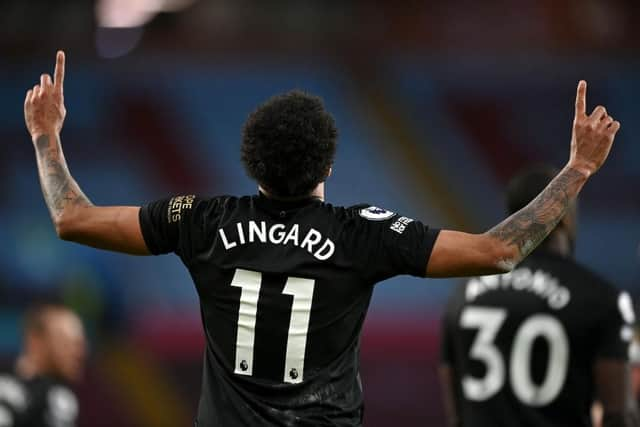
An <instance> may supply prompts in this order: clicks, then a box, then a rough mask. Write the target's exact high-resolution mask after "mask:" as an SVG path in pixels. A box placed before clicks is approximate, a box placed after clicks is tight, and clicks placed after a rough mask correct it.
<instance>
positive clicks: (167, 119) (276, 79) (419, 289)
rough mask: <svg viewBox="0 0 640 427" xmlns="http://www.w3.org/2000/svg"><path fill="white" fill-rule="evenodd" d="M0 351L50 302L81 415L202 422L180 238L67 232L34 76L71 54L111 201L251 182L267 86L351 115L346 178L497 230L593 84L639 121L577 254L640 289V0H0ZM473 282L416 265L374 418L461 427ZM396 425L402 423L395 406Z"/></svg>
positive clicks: (88, 172)
mask: <svg viewBox="0 0 640 427" xmlns="http://www.w3.org/2000/svg"><path fill="white" fill-rule="evenodd" d="M0 12H1V13H0V65H1V66H0V94H1V98H0V99H1V102H0V141H2V143H3V146H4V149H3V150H2V155H1V156H0V174H1V177H2V179H1V180H0V192H1V193H0V194H1V195H2V197H0V222H1V223H2V225H3V226H2V227H0V241H2V245H0V368H3V369H4V370H11V369H12V364H13V360H14V358H15V356H16V354H17V352H18V351H19V348H20V335H19V331H20V329H19V328H20V319H21V315H22V312H23V310H24V307H25V306H26V305H27V304H29V302H30V301H33V300H34V299H42V298H48V297H52V296H53V297H56V298H62V299H63V300H64V301H65V302H66V303H68V304H69V305H71V306H72V307H74V308H75V309H76V310H77V311H78V312H79V313H80V314H81V315H82V317H83V319H84V321H85V322H86V325H87V328H88V330H89V333H90V338H91V360H90V363H89V368H88V372H87V376H86V380H85V381H84V383H83V384H82V386H81V387H80V390H79V393H80V399H81V419H82V422H81V426H83V427H85V426H94V427H99V426H113V425H117V426H121V427H134V426H135V427H137V426H143V427H147V426H154V427H155V426H160V427H163V426H187V425H191V420H192V417H193V415H194V413H195V409H196V405H197V399H198V394H199V388H200V374H201V363H202V351H203V343H204V341H203V337H202V332H201V326H200V319H199V310H198V301H197V298H196V293H195V290H194V289H193V286H192V283H191V280H190V277H189V275H188V273H187V271H186V269H185V268H184V267H183V266H182V265H181V264H180V261H179V259H178V258H177V257H174V256H163V257H155V258H154V257H149V258H136V257H128V256H124V255H118V254H112V253H107V252H101V251H97V250H93V249H89V248H84V247H81V246H78V245H75V244H71V243H66V242H62V241H59V240H58V239H57V238H56V236H55V232H54V229H53V227H52V226H51V223H50V220H49V215H48V212H47V210H46V207H45V204H44V202H43V199H42V197H41V193H40V188H39V184H38V180H37V172H36V167H35V160H34V155H33V149H32V146H31V142H30V139H29V136H28V134H27V132H26V130H25V127H24V124H23V115H22V103H23V99H24V93H25V92H26V90H27V89H28V88H30V87H32V86H33V85H34V84H36V83H37V80H38V78H39V75H40V73H41V72H49V73H52V72H53V63H54V55H55V50H56V49H64V50H65V51H66V53H67V74H66V82H65V86H66V87H65V100H66V105H67V111H68V113H67V120H66V124H65V128H64V131H63V135H62V139H63V144H64V147H65V152H66V156H67V160H68V162H69V166H70V168H71V170H72V173H73V174H74V176H75V177H76V179H77V180H78V181H79V182H80V184H81V186H82V187H83V189H84V191H85V193H87V195H88V196H89V197H90V198H91V199H92V200H93V202H94V203H97V204H135V205H137V204H143V203H146V202H148V201H152V200H154V199H157V198H161V197H165V196H168V195H173V194H178V193H198V194H205V195H207V194H208V195H219V194H226V193H230V194H240V193H253V192H255V191H256V189H255V185H254V184H253V183H252V182H251V181H250V180H249V179H248V178H247V177H246V176H245V174H244V171H243V169H242V167H241V166H240V162H239V142H240V129H241V126H242V123H243V121H244V119H245V118H246V117H247V115H248V113H249V112H250V111H251V110H252V109H253V108H255V107H256V106H257V104H258V103H260V102H261V101H263V100H265V99H266V98H268V97H269V96H271V95H273V94H276V93H279V92H282V91H285V90H288V89H292V88H300V89H304V90H307V91H310V92H313V93H315V94H318V95H320V96H322V97H323V98H324V99H325V101H326V104H327V106H328V108H329V110H330V111H331V112H332V113H333V114H334V115H335V117H336V120H337V123H338V127H339V130H340V139H339V149H338V155H337V161H336V164H335V167H334V173H333V175H332V177H331V178H330V180H329V181H328V184H327V185H328V187H327V197H328V200H329V201H331V202H333V203H335V204H346V205H352V204H356V203H360V202H369V203H372V204H375V205H378V206H382V207H385V208H388V209H391V210H394V211H398V212H401V213H402V214H405V215H408V216H411V217H414V218H420V219H422V220H423V221H424V222H426V223H428V224H431V225H433V226H437V227H453V228H457V229H462V230H466V231H474V232H479V231H484V230H485V229H487V228H488V227H491V226H493V225H494V224H496V223H497V222H498V221H500V220H501V219H502V218H503V198H502V191H503V188H504V185H505V183H506V181H507V180H508V179H509V178H510V177H511V176H512V175H513V174H514V173H515V172H516V171H517V170H518V169H520V168H521V167H524V166H526V165H529V164H532V163H540V162H549V163H551V164H553V165H555V166H558V167H561V166H563V165H564V162H565V161H566V160H567V158H568V149H569V138H570V131H571V122H572V119H573V102H574V96H575V87H576V85H577V81H578V80H579V79H581V78H582V79H586V80H588V82H589V91H588V96H587V102H588V106H590V108H593V107H595V105H597V104H604V105H606V106H607V109H608V111H609V112H610V114H612V115H613V116H614V117H615V118H616V119H618V120H620V121H621V122H622V130H621V131H620V132H619V134H618V137H617V139H616V145H615V147H614V150H613V152H612V154H611V157H610V160H609V161H608V163H607V164H606V165H605V167H604V168H603V170H602V171H601V172H600V173H599V174H598V176H597V177H596V179H594V180H592V181H591V182H589V184H588V186H587V187H586V189H585V190H584V192H583V196H582V197H581V201H580V208H581V209H580V234H579V240H578V244H577V258H578V259H579V260H580V261H583V262H585V263H586V264H588V265H589V266H590V267H591V268H592V269H594V270H596V271H597V272H599V273H600V274H601V275H603V276H604V277H606V278H607V279H609V280H610V281H612V282H613V283H615V284H616V285H617V286H619V287H620V288H624V289H627V290H630V291H631V293H632V294H633V295H637V294H638V293H639V291H640V252H639V242H640V190H639V189H640V166H638V161H639V160H640V144H638V143H637V135H640V120H638V119H637V117H636V115H635V114H634V108H635V109H636V110H637V106H638V99H640V77H638V76H640V57H639V56H638V53H639V48H640V26H638V25H637V22H638V21H639V20H640V8H638V7H637V4H636V2H631V1H629V2H625V1H608V0H541V1H533V0H521V1H519V2H512V1H508V0H503V1H492V2H475V1H447V2H435V1H434V2H428V1H410V0H408V1H405V2H397V1H379V2H375V4H374V3H373V2H368V1H362V0H360V1H357V0H353V1H346V0H341V1H329V0H325V1H319V0H316V1H311V0H306V1H299V0H271V1H269V2H265V1H258V0H207V1H204V0H201V1H195V0H95V1H94V0H91V1H90V0H46V1H33V0H30V1H27V0H3V1H2V3H1V5H0ZM456 283H457V282H456V281H453V280H451V281H445V280H426V281H425V280H417V279H411V278H396V279H393V280H389V281H387V282H385V283H382V284H381V285H379V286H378V287H377V289H376V292H375V293H374V298H373V303H372V306H371V309H370V314H369V317H368V320H367V322H366V325H365V330H364V337H363V345H362V375H363V381H364V387H365V396H366V402H367V403H366V416H365V426H367V427H376V426H388V425H399V426H400V425H401V426H404V427H412V426H425V425H434V426H438V425H443V424H444V422H443V419H442V409H441V402H440V396H439V392H438V388H437V381H436V363H437V360H438V347H439V345H438V338H439V330H438V329H439V318H440V315H441V312H442V307H443V305H444V303H445V301H446V298H447V296H448V294H449V292H450V291H451V290H452V287H453V286H454V285H455V284H456ZM392 423H393V424H392Z"/></svg>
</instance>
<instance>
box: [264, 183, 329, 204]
mask: <svg viewBox="0 0 640 427" xmlns="http://www.w3.org/2000/svg"><path fill="white" fill-rule="evenodd" d="M258 190H260V192H261V193H262V194H264V195H265V196H267V197H269V198H271V199H275V200H282V201H285V202H287V201H295V200H300V199H306V198H309V197H315V198H317V199H320V200H322V201H324V182H321V183H320V184H318V185H317V186H316V188H314V189H313V191H312V192H311V193H310V194H309V195H308V196H304V197H278V196H274V195H273V194H271V193H270V192H269V191H267V190H265V188H264V187H263V186H261V185H259V186H258Z"/></svg>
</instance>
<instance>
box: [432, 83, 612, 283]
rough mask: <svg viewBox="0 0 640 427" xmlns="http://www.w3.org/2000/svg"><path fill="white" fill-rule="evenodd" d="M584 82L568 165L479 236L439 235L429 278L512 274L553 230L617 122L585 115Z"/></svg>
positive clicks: (598, 111)
mask: <svg viewBox="0 0 640 427" xmlns="http://www.w3.org/2000/svg"><path fill="white" fill-rule="evenodd" d="M586 92H587V83H586V82H585V81H580V83H579V84H578V90H577V95H576V111H575V118H574V121H573V133H572V138H571V155H570V158H569V162H568V163H567V165H566V166H565V168H564V169H562V171H561V172H560V173H559V174H558V175H557V176H556V177H555V179H554V180H553V181H551V183H550V184H549V185H548V186H547V188H545V190H544V191H542V193H540V194H539V195H538V197H536V198H535V199H534V200H533V201H532V202H531V203H529V204H528V205H527V206H525V207H524V208H522V209H521V210H520V211H518V212H516V213H515V214H513V215H511V216H510V217H509V218H507V219H506V220H504V221H503V222H501V223H500V224H498V225H496V226H495V227H493V228H492V229H491V230H489V231H487V232H485V233H483V234H468V233H462V232H457V231H447V230H445V231H442V232H441V233H440V236H439V237H438V240H437V241H436V244H435V246H434V248H433V252H432V254H431V257H430V259H429V263H428V265H427V275H428V276H431V277H450V276H473V275H481V274H497V273H504V272H507V271H510V270H512V269H513V268H514V267H515V266H516V265H517V264H518V263H519V262H520V261H522V260H523V259H524V258H525V257H526V256H527V255H529V253H531V251H533V250H534V249H535V248H536V247H537V246H538V245H539V244H540V243H541V242H542V241H543V240H544V239H545V238H546V237H547V235H548V234H549V233H550V232H551V231H552V230H553V229H554V228H555V226H556V225H557V224H558V222H560V220H561V219H562V217H563V216H564V215H565V213H566V212H567V209H568V208H569V205H570V204H571V202H572V201H573V200H575V198H576V196H577V195H578V193H579V192H580V190H581V189H582V186H583V185H584V184H585V182H586V181H587V179H588V178H589V177H590V176H591V175H593V174H594V173H595V172H597V171H598V169H599V168H600V167H601V166H602V164H603V163H604V162H605V160H606V158H607V156H608V155H609V151H610V150H611V146H612V144H613V140H614V138H615V135H616V132H618V130H619V129H620V123H619V122H617V121H614V120H613V118H612V117H611V116H609V115H608V114H607V111H606V109H605V108H604V107H602V106H598V107H596V108H595V109H594V110H593V112H592V113H591V115H587V114H586Z"/></svg>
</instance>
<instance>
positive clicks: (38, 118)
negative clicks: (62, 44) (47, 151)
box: [24, 51, 67, 141]
mask: <svg viewBox="0 0 640 427" xmlns="http://www.w3.org/2000/svg"><path fill="white" fill-rule="evenodd" d="M63 83H64V52H62V51H58V54H57V56H56V68H55V72H54V75H53V81H51V77H50V76H49V75H48V74H43V75H41V76H40V84H39V85H35V86H34V87H33V89H31V90H29V91H28V92H27V96H26V98H25V100H24V120H25V122H26V124H27V129H28V130H29V133H30V134H31V137H32V138H33V140H34V141H35V139H36V138H38V137H39V136H41V135H52V134H58V133H59V132H60V130H61V129H62V124H63V123H64V117H65V115H66V114H67V111H66V109H65V108H64V96H63Z"/></svg>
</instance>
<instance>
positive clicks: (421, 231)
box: [140, 194, 438, 427]
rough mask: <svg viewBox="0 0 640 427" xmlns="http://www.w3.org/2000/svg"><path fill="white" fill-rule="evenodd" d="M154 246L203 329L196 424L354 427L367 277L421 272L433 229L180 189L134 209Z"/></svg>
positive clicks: (365, 214) (359, 211)
mask: <svg viewBox="0 0 640 427" xmlns="http://www.w3.org/2000/svg"><path fill="white" fill-rule="evenodd" d="M140 224H141V228H142V233H143V236H144V239H145V242H146V244H147V247H148V248H149V250H150V251H151V252H152V253H153V254H162V253H168V252H175V253H176V254H177V255H178V256H179V257H180V258H181V260H182V261H183V263H184V264H185V266H186V267H187V268H188V270H189V272H190V273H191V276H192V278H193V281H194V283H195V286H196V289H197V292H198V295H199V298H200V307H201V316H202V322H203V325H204V330H205V336H206V343H207V345H206V350H205V357H204V372H203V382H202V392H201V398H200V403H199V407H198V415H197V421H196V425H198V426H200V427H214V426H216V427H217V426H224V427H227V426H251V427H257V426H314V427H318V426H358V425H361V423H362V411H363V401H362V387H361V383H360V379H359V363H358V357H359V346H360V332H361V329H362V324H363V321H364V317H365V314H366V312H367V308H368V306H369V301H370V299H371V293H372V290H373V285H374V284H375V283H376V282H378V281H381V280H384V279H387V278H389V277H391V276H394V275H398V274H412V275H416V276H424V275H425V271H426V265H427V262H428V259H429V256H430V254H431V250H432V247H433V245H434V242H435V239H436V237H437V235H438V232H437V230H432V229H429V228H428V227H426V226H424V225H423V224H421V223H420V222H418V221H414V220H412V219H410V218H408V217H404V216H400V215H396V214H394V213H393V212H390V211H387V210H385V209H381V208H376V207H373V206H368V205H362V206H356V207H352V208H344V207H336V206H332V205H331V204H328V203H324V202H323V201H321V200H319V199H317V198H308V199H305V200H300V201H296V202H282V201H277V200H274V199H271V198H268V197H266V196H264V195H262V194H260V195H256V196H251V197H249V196H247V197H240V198H238V197H230V196H224V197H216V198H210V199H203V198H198V197H195V196H180V197H174V198H172V199H167V200H161V201H158V202H155V203H151V204H149V205H147V206H145V207H143V208H142V209H141V211H140Z"/></svg>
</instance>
